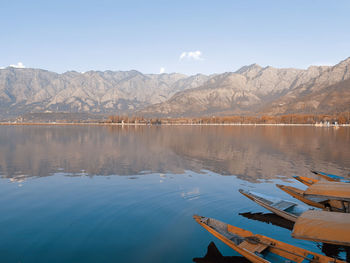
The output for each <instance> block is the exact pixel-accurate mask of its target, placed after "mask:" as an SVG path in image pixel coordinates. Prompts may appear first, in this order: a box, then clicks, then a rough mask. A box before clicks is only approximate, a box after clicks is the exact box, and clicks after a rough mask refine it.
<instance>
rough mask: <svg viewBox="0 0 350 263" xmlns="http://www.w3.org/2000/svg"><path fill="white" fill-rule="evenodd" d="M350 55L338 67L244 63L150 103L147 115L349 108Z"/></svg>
mask: <svg viewBox="0 0 350 263" xmlns="http://www.w3.org/2000/svg"><path fill="white" fill-rule="evenodd" d="M349 68H350V58H348V59H347V60H344V61H342V62H340V63H339V64H337V65H335V66H333V67H326V66H312V67H309V68H308V69H306V70H298V69H277V68H272V67H265V68H262V67H260V66H258V65H255V64H254V65H250V66H245V67H243V68H241V69H239V70H238V71H236V72H235V73H224V74H221V75H218V76H215V77H213V78H211V79H209V80H208V81H207V82H206V83H204V84H203V85H202V86H201V87H198V88H194V89H188V90H184V91H182V92H179V93H177V94H175V95H174V96H173V97H171V98H170V99H169V100H167V101H165V102H162V103H159V104H156V105H152V106H149V107H147V108H146V109H144V110H143V111H142V113H143V114H144V115H152V114H158V116H200V115H222V114H286V113H310V112H313V113H321V112H322V113H326V112H330V111H339V110H342V111H344V110H347V111H348V110H350V96H349V95H348V94H349V92H350V86H349V82H348V81H347V80H348V79H349V78H350V71H349Z"/></svg>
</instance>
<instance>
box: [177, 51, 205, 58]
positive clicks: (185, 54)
mask: <svg viewBox="0 0 350 263" xmlns="http://www.w3.org/2000/svg"><path fill="white" fill-rule="evenodd" d="M183 59H188V60H203V58H202V52H200V51H199V50H197V51H188V52H182V53H181V55H180V57H179V60H183Z"/></svg>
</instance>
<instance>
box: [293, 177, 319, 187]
mask: <svg viewBox="0 0 350 263" xmlns="http://www.w3.org/2000/svg"><path fill="white" fill-rule="evenodd" d="M293 177H294V179H296V180H298V181H299V182H301V183H303V184H305V185H307V186H310V185H312V184H314V183H317V182H318V180H316V179H313V178H309V177H305V176H293Z"/></svg>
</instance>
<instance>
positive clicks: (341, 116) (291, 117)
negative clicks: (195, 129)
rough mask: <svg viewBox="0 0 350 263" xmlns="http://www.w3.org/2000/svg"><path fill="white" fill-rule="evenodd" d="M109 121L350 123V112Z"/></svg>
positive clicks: (115, 119)
mask: <svg viewBox="0 0 350 263" xmlns="http://www.w3.org/2000/svg"><path fill="white" fill-rule="evenodd" d="M106 122H107V123H121V124H123V123H125V124H153V125H157V124H159V125H160V124H317V123H330V124H335V123H338V124H350V112H341V113H336V114H286V115H278V116H271V115H260V116H237V115H235V116H207V117H193V118H191V117H179V118H144V117H142V116H141V117H139V116H127V115H124V116H119V115H111V116H109V117H108V119H107V121H106Z"/></svg>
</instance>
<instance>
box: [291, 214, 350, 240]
mask: <svg viewBox="0 0 350 263" xmlns="http://www.w3.org/2000/svg"><path fill="white" fill-rule="evenodd" d="M292 236H293V237H294V238H298V239H306V240H312V241H317V242H324V243H329V244H336V245H344V246H350V214H347V213H336V212H328V211H316V210H309V211H307V212H305V213H303V214H302V215H301V216H299V217H298V219H297V221H296V222H295V224H294V229H293V233H292Z"/></svg>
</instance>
